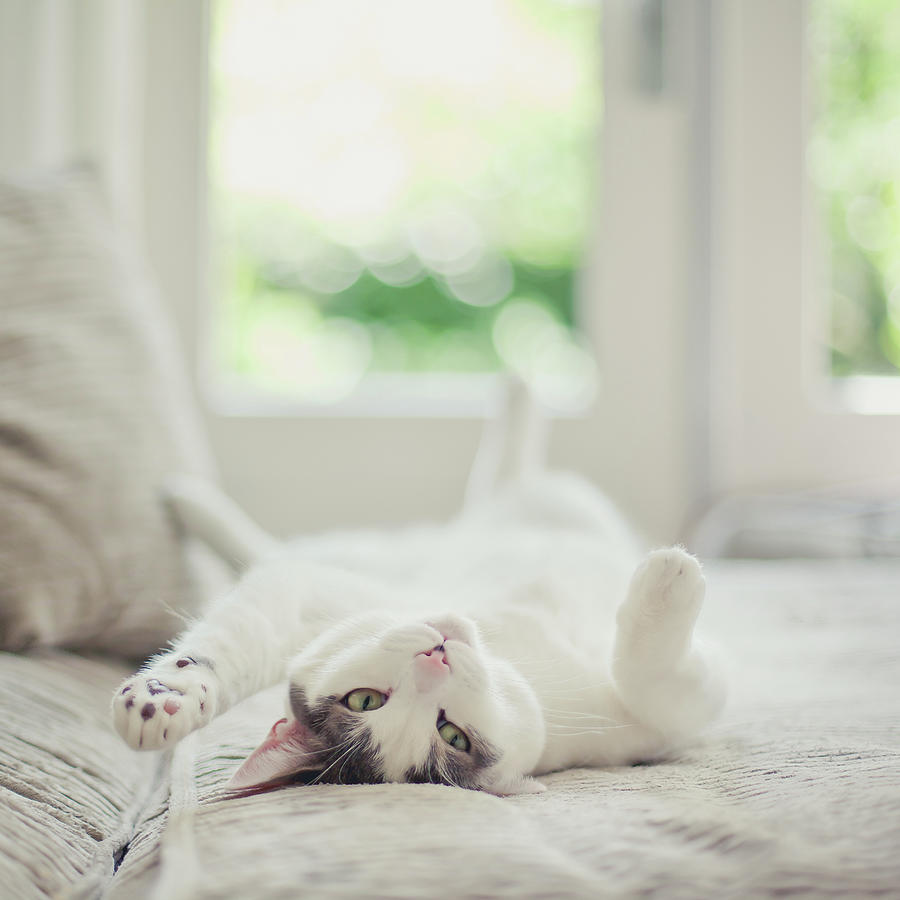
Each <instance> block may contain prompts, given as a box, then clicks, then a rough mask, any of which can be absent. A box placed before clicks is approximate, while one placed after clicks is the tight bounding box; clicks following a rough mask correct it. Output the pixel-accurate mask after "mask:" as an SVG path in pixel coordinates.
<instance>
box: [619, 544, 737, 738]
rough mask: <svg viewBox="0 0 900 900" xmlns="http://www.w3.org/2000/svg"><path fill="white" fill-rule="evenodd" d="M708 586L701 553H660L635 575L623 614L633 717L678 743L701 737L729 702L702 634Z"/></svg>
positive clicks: (623, 669) (623, 689)
mask: <svg viewBox="0 0 900 900" xmlns="http://www.w3.org/2000/svg"><path fill="white" fill-rule="evenodd" d="M705 587H706V583H705V580H704V578H703V573H702V572H701V570H700V565H699V563H698V562H697V560H696V559H694V557H692V556H691V555H690V554H688V553H686V552H685V551H684V550H681V549H679V548H672V549H667V550H657V551H655V552H653V553H651V554H650V555H649V556H648V557H647V558H646V559H645V560H644V562H643V563H641V565H640V566H639V567H638V569H637V570H636V572H635V573H634V576H633V578H632V580H631V585H630V587H629V589H628V593H627V595H626V597H625V600H624V601H623V603H622V604H621V606H620V607H619V610H618V613H617V615H616V623H617V631H616V640H615V645H614V648H613V660H612V674H613V678H614V680H615V682H616V687H617V689H618V692H619V695H620V696H621V698H622V701H623V702H624V704H625V706H626V707H627V708H628V710H629V711H630V712H631V714H632V715H634V716H635V717H636V718H637V719H638V720H640V721H642V722H643V723H644V724H646V725H649V726H651V727H652V728H654V729H657V730H658V731H660V732H661V733H662V734H663V735H665V736H666V737H667V738H670V739H673V740H678V739H681V738H686V737H689V736H691V735H693V734H695V733H696V732H697V731H698V730H699V729H700V728H702V727H703V726H704V725H706V724H707V723H708V722H710V721H711V720H712V719H713V718H714V717H715V716H716V715H717V714H718V712H719V710H720V709H721V707H722V704H723V703H724V700H725V685H724V679H723V678H722V676H721V674H720V672H719V670H718V666H717V665H716V663H715V662H714V660H713V657H712V653H711V652H710V651H709V650H708V649H707V648H705V647H704V646H703V645H702V644H701V643H700V641H698V640H697V639H696V638H695V637H694V625H695V623H696V621H697V617H698V615H699V613H700V609H701V607H702V605H703V598H704V593H705Z"/></svg>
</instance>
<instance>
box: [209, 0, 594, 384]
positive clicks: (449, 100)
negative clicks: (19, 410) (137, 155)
mask: <svg viewBox="0 0 900 900" xmlns="http://www.w3.org/2000/svg"><path fill="white" fill-rule="evenodd" d="M213 12H214V19H213V23H214V25H213V44H212V78H211V90H212V98H211V99H212V109H213V115H212V121H211V140H210V146H211V169H212V198H211V201H212V208H213V217H214V221H215V223H216V230H215V236H214V237H215V243H214V262H215V273H216V282H215V284H214V293H215V295H216V297H217V298H218V300H219V303H220V306H219V308H218V309H217V316H216V323H217V328H218V333H217V335H216V352H217V355H218V363H219V365H220V368H222V369H224V371H226V372H228V373H230V375H231V376H232V377H233V378H234V379H236V380H237V381H239V382H241V383H243V384H245V385H250V386H254V387H258V388H263V389H265V390H267V391H275V392H279V393H282V394H286V395H293V396H298V395H301V396H306V397H308V398H311V399H321V400H323V401H324V400H329V399H334V398H336V397H339V396H341V395H343V394H346V393H348V392H349V391H350V390H352V388H353V386H354V385H355V384H356V383H357V382H358V380H359V379H360V378H361V377H362V376H363V375H365V374H367V373H370V372H398V371H399V372H403V371H412V372H425V371H432V372H435V371H439V372H484V371H496V370H499V369H502V368H511V369H517V370H519V371H521V372H522V373H523V374H524V375H526V376H529V375H537V376H540V375H542V374H548V375H550V376H560V375H561V376H570V375H574V376H576V377H577V376H583V375H585V373H588V372H589V371H590V369H591V366H592V362H591V361H590V356H589V354H588V353H587V351H586V350H585V349H584V348H583V347H582V345H581V341H580V338H579V337H578V334H577V329H576V310H575V303H574V299H573V298H574V297H575V295H576V292H577V286H576V273H577V270H578V266H579V261H580V257H581V253H582V249H583V247H584V245H585V243H586V242H587V240H588V235H589V231H590V227H591V224H592V218H593V210H594V207H595V206H596V201H597V197H596V192H595V190H594V180H593V175H594V171H595V169H596V165H597V159H596V153H597V144H598V142H597V133H598V128H599V120H600V109H601V90H600V83H599V73H600V66H599V52H598V51H599V19H598V15H599V14H598V4H591V3H588V4H577V3H562V2H554V0H497V2H483V0H460V2H456V3H453V4H422V3H419V2H411V0H381V2H379V3H371V2H352V0H217V2H216V3H215V4H214V6H213Z"/></svg>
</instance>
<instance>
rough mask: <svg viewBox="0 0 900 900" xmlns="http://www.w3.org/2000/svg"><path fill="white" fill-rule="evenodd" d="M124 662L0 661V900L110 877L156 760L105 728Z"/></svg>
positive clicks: (53, 657)
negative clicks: (111, 696) (140, 752)
mask: <svg viewBox="0 0 900 900" xmlns="http://www.w3.org/2000/svg"><path fill="white" fill-rule="evenodd" d="M126 674H127V670H126V668H125V667H124V665H122V664H110V663H104V662H101V661H95V660H89V659H86V658H83V657H78V656H75V655H74V654H69V653H64V652H61V651H55V650H48V651H42V652H35V653H32V654H27V655H22V656H17V655H13V654H9V653H0V897H3V898H7V897H8V898H10V900H12V898H15V900H31V898H41V900H43V898H46V897H57V896H61V895H62V894H64V893H66V892H68V891H69V890H70V889H72V888H73V887H74V886H76V885H80V884H82V883H84V882H85V881H90V882H91V883H93V884H95V885H102V884H103V883H105V882H106V881H107V880H108V879H109V878H110V877H111V876H112V870H113V867H114V862H113V860H114V856H115V853H116V851H117V849H118V848H119V847H121V846H124V845H126V844H127V843H128V841H129V839H130V837H131V830H132V827H133V825H134V822H135V820H136V819H137V818H138V813H139V811H141V810H142V809H143V808H144V807H145V806H146V794H147V791H148V789H149V787H150V786H151V784H152V776H153V772H154V769H155V767H156V765H157V762H158V761H157V760H156V759H154V758H153V757H152V756H150V755H143V756H141V755H138V754H136V753H133V752H131V751H130V750H129V749H128V748H127V747H126V746H125V745H124V744H123V743H122V742H121V740H120V739H119V738H118V736H117V735H115V734H113V733H112V730H111V728H110V726H109V698H110V691H111V690H112V689H113V688H114V686H115V685H116V683H117V682H119V681H120V680H121V679H122V678H124V677H125V675H126Z"/></svg>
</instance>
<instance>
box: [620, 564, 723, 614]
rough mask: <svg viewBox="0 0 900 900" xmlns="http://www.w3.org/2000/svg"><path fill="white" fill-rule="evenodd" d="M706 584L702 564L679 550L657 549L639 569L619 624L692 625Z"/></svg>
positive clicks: (626, 599)
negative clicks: (701, 568) (656, 623)
mask: <svg viewBox="0 0 900 900" xmlns="http://www.w3.org/2000/svg"><path fill="white" fill-rule="evenodd" d="M705 586H706V581H705V580H704V578H703V573H702V571H701V570H700V563H698V562H697V560H696V559H695V558H694V557H693V556H691V555H690V553H688V552H686V551H685V550H682V549H681V548H680V547H670V548H667V549H665V550H655V551H654V552H653V553H651V554H650V555H649V556H648V557H647V558H646V559H645V560H644V561H643V562H642V563H641V564H640V565H639V566H638V568H637V569H636V571H635V573H634V575H633V576H632V579H631V586H630V587H629V589H628V595H627V597H626V598H625V602H624V603H622V605H621V606H620V607H619V613H618V620H619V624H620V625H623V624H632V625H635V626H637V623H638V622H643V623H644V624H646V625H652V624H653V623H655V622H657V621H658V622H659V624H663V623H666V624H668V625H670V626H673V627H676V628H677V626H679V625H682V626H688V627H690V626H692V625H693V624H694V622H695V620H696V618H697V615H698V614H699V612H700V607H701V606H702V605H703V594H704V589H705Z"/></svg>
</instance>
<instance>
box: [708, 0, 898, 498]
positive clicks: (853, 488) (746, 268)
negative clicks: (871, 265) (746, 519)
mask: <svg viewBox="0 0 900 900" xmlns="http://www.w3.org/2000/svg"><path fill="white" fill-rule="evenodd" d="M810 2H811V0H791V2H787V3H785V2H779V0H762V2H759V3H754V4H752V5H751V4H748V3H744V2H741V0H724V2H721V3H715V4H713V16H712V33H713V42H712V43H713V46H714V47H715V48H716V49H715V53H714V54H713V60H712V71H713V77H712V84H713V85H714V92H713V97H712V147H713V158H712V173H713V176H712V180H713V184H712V197H713V209H712V229H711V238H712V244H711V259H712V260H713V261H714V262H713V268H712V285H713V286H712V296H713V299H714V302H713V304H712V305H711V311H712V314H713V318H712V324H711V327H712V336H713V341H712V361H711V368H710V371H711V379H710V384H711V417H710V422H711V432H710V446H711V452H710V459H711V464H712V467H711V477H710V487H711V490H712V492H713V493H714V494H715V495H719V496H721V495H729V494H735V493H739V494H741V493H743V494H748V493H760V492H789V491H799V490H803V491H829V492H843V493H850V494H854V495H866V496H868V495H881V494H884V493H885V492H891V491H892V490H894V487H893V486H894V485H895V484H897V483H898V480H900V462H898V454H897V452H896V447H897V446H898V444H900V419H898V418H897V417H896V415H892V414H891V413H896V412H897V404H896V401H895V402H894V403H893V404H891V403H887V404H881V403H877V402H876V403H875V405H874V406H872V405H870V408H869V411H875V412H877V413H879V414H877V415H870V414H866V412H867V411H866V410H865V409H864V408H863V407H862V406H859V405H854V406H851V405H850V403H849V402H848V401H849V400H850V393H848V392H852V391H853V390H857V391H859V389H860V387H863V382H864V381H865V379H859V380H858V379H846V380H845V379H840V380H838V379H832V378H831V377H830V371H829V362H828V356H827V349H826V348H827V342H826V340H825V335H826V329H827V324H828V309H827V297H828V291H827V279H828V268H827V259H826V253H825V247H826V241H825V237H824V234H823V225H822V219H821V217H820V216H819V214H818V211H817V209H816V196H815V191H814V187H813V185H812V183H811V180H810V179H809V177H808V176H807V173H806V167H805V156H806V147H807V143H808V136H809V134H810V133H811V123H812V114H813V86H812V84H811V75H812V66H811V59H810V47H809V45H808V41H807V35H808V33H809V32H808V22H809V11H810ZM798 348H799V352H798ZM760 359H762V360H764V366H761V365H760ZM840 382H843V384H841V383H840ZM868 396H869V397H870V399H871V394H869V395H868Z"/></svg>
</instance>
